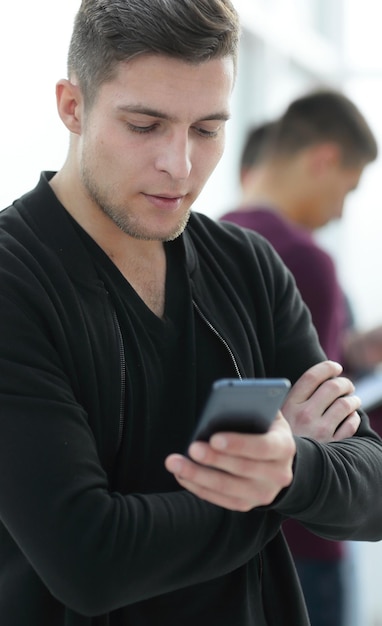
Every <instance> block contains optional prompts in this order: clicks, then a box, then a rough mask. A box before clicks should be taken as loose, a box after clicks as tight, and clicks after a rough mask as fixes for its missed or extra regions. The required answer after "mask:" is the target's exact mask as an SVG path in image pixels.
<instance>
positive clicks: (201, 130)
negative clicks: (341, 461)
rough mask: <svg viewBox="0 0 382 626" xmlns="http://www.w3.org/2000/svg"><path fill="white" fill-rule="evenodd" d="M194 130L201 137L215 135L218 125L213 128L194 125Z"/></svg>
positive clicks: (217, 131)
mask: <svg viewBox="0 0 382 626" xmlns="http://www.w3.org/2000/svg"><path fill="white" fill-rule="evenodd" d="M195 130H196V132H197V133H199V135H201V136H202V137H207V138H208V137H216V136H217V135H218V133H219V130H220V127H219V128H215V129H214V130H206V129H205V128H200V127H195Z"/></svg>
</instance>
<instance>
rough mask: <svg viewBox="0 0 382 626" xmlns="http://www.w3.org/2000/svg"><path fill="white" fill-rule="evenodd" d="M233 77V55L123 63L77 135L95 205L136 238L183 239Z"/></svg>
mask: <svg viewBox="0 0 382 626" xmlns="http://www.w3.org/2000/svg"><path fill="white" fill-rule="evenodd" d="M233 82H234V66H233V61H232V59H230V58H224V59H216V60H211V61H208V62H205V63H202V64H199V65H191V64H188V63H185V62H183V61H179V60H175V59H172V58H170V57H165V56H159V55H143V56H139V57H136V58H135V59H133V60H131V61H129V62H126V63H121V64H120V65H119V67H118V72H117V75H116V77H115V78H114V79H113V80H111V81H110V82H107V83H105V84H104V85H102V87H101V88H100V91H99V93H98V95H97V98H96V100H95V102H94V103H93V104H92V106H91V107H90V109H89V110H88V111H86V112H85V113H84V117H83V122H82V127H81V132H80V134H79V135H78V137H77V158H78V167H79V171H80V177H81V183H82V186H83V190H84V191H85V194H86V202H87V201H90V205H89V206H90V207H91V208H92V210H94V208H96V209H99V208H101V209H102V211H103V212H104V213H105V214H107V215H108V216H109V217H110V218H111V219H112V220H113V222H114V223H115V224H117V225H118V226H119V228H120V229H122V230H123V231H124V232H126V233H127V234H129V235H130V236H133V237H135V238H139V239H149V240H162V241H163V240H168V239H172V238H174V237H176V236H178V235H179V234H180V233H181V232H182V231H183V229H184V227H185V225H186V223H187V220H188V217H189V213H190V209H191V206H192V204H193V202H194V201H195V199H196V198H197V196H198V195H199V193H200V191H201V190H202V188H203V186H204V184H205V183H206V181H207V179H208V178H209V176H210V175H211V173H212V171H213V170H214V168H215V166H216V165H217V163H218V161H219V160H220V158H221V156H222V153H223V149H224V137H225V122H226V120H227V119H228V117H229V100H230V95H231V92H232V87H233Z"/></svg>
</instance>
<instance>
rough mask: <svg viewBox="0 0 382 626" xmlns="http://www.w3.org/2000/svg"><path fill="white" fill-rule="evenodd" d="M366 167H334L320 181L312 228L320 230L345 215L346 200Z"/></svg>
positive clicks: (312, 215)
mask: <svg viewBox="0 0 382 626" xmlns="http://www.w3.org/2000/svg"><path fill="white" fill-rule="evenodd" d="M363 169H364V167H363V166H358V167H344V166H343V165H341V164H340V163H338V164H336V165H332V166H331V167H330V168H328V170H327V171H326V173H325V175H324V176H323V177H322V178H321V180H320V188H319V190H317V194H316V196H317V201H316V203H315V209H314V210H313V211H312V212H311V224H310V227H311V228H320V227H322V226H325V225H326V224H328V223H329V222H331V221H332V220H336V219H340V218H341V217H342V214H343V209H344V202H345V198H346V196H347V195H348V193H350V192H351V191H353V190H355V189H356V188H357V186H358V183H359V181H360V178H361V175H362V172H363Z"/></svg>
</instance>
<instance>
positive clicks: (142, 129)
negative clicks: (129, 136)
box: [127, 123, 156, 134]
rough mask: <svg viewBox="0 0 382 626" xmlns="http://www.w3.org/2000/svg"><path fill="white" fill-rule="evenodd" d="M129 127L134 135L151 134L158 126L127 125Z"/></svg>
mask: <svg viewBox="0 0 382 626" xmlns="http://www.w3.org/2000/svg"><path fill="white" fill-rule="evenodd" d="M127 127H128V129H129V130H131V131H132V132H133V133H141V134H145V133H150V132H152V131H153V130H155V128H156V124H150V126H137V125H136V124H129V123H128V124H127Z"/></svg>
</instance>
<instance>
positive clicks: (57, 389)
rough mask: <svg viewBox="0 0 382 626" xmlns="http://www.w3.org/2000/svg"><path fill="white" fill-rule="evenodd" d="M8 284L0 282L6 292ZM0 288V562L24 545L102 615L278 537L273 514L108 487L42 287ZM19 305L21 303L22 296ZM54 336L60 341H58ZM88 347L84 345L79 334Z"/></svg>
mask: <svg viewBox="0 0 382 626" xmlns="http://www.w3.org/2000/svg"><path fill="white" fill-rule="evenodd" d="M3 286H4V285H3ZM19 287H20V288H19V289H18V290H17V296H15V298H14V299H12V298H10V297H6V296H5V295H4V294H5V290H4V289H3V290H0V405H1V412H0V520H1V522H2V524H3V525H4V526H3V531H1V532H0V535H2V537H4V536H5V535H4V529H6V531H7V532H8V533H9V537H10V538H11V540H10V539H9V538H8V539H7V540H4V541H3V539H2V540H1V541H0V559H1V560H2V562H5V561H4V560H5V559H6V558H9V553H8V550H9V549H10V548H9V546H10V545H11V544H12V545H13V549H16V544H17V546H18V548H17V549H20V550H21V552H22V553H23V554H24V556H25V558H26V559H27V560H28V561H29V562H30V563H31V565H32V567H33V568H34V570H35V571H36V573H37V574H38V576H39V577H40V578H41V579H42V580H43V582H44V584H45V585H46V586H47V588H48V589H49V590H50V592H51V593H52V594H53V595H54V596H55V597H56V598H57V599H58V600H60V601H61V602H62V603H63V604H65V605H66V606H68V607H70V608H72V609H73V610H75V611H77V612H79V613H82V614H85V615H96V614H101V613H105V612H108V611H110V610H113V609H116V608H118V607H120V606H124V605H127V604H129V603H135V602H138V601H140V600H143V599H145V598H149V597H153V596H155V595H159V594H163V593H167V592H170V591H173V590H175V589H180V588H182V587H185V586H189V585H192V584H196V583H200V582H203V581H206V580H210V579H212V578H215V577H218V576H222V575H223V574H225V573H226V572H229V571H233V570H234V569H236V568H238V567H240V566H241V565H242V564H244V563H246V562H248V560H249V559H251V558H252V557H253V556H254V555H255V554H256V553H258V552H259V551H260V550H261V549H262V548H263V546H264V545H265V544H266V543H267V542H268V541H269V540H270V539H271V538H272V537H273V536H274V535H275V534H276V532H277V531H278V529H279V526H280V519H279V516H278V515H275V514H274V513H272V512H259V511H253V512H252V513H250V514H248V515H242V514H240V513H234V512H229V511H225V510H223V509H221V508H219V507H215V506H213V505H210V504H208V503H206V502H204V501H202V500H200V499H198V498H196V497H194V496H193V495H192V494H190V493H188V492H185V491H178V492H171V493H158V494H129V495H123V494H121V493H117V492H112V491H111V490H110V487H109V483H108V477H107V474H106V472H105V471H104V469H103V468H102V465H101V463H100V459H99V455H98V451H97V447H96V444H95V439H94V435H93V432H92V430H91V428H90V427H89V423H88V416H87V415H86V413H85V411H84V409H83V407H82V406H81V402H80V399H79V398H78V397H76V394H74V392H73V385H72V384H71V382H70V381H69V379H68V377H67V373H65V370H64V368H63V365H62V361H61V358H62V355H61V354H59V353H58V352H57V350H56V345H55V340H54V338H53V335H52V333H51V328H50V327H49V324H48V322H47V319H45V320H44V319H43V317H41V311H42V310H43V309H44V306H46V307H49V306H50V304H49V302H48V300H46V301H44V303H43V304H44V306H43V307H41V306H40V305H38V306H36V307H35V309H33V307H31V306H29V305H28V298H29V295H30V296H31V298H32V297H33V292H35V295H36V302H38V301H39V298H40V297H41V298H42V297H43V294H42V290H41V293H40V292H39V291H38V288H37V285H36V284H33V281H30V283H29V284H23V285H19ZM16 298H17V299H16ZM56 339H57V335H56ZM84 340H85V338H84Z"/></svg>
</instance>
